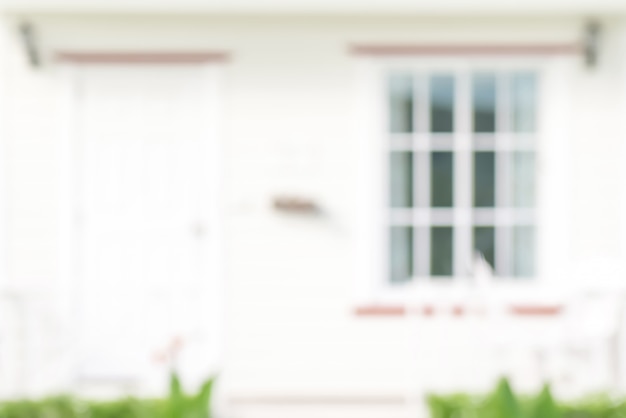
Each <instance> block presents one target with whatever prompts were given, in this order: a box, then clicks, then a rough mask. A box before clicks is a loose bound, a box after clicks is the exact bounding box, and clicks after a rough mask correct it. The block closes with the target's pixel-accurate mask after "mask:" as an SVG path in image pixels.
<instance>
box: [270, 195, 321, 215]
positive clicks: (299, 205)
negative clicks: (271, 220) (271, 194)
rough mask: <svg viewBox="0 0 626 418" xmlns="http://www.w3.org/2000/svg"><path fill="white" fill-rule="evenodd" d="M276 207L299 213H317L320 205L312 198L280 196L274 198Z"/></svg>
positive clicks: (280, 209) (283, 210)
mask: <svg viewBox="0 0 626 418" xmlns="http://www.w3.org/2000/svg"><path fill="white" fill-rule="evenodd" d="M274 209H276V210H278V211H281V212H288V213H297V214H317V213H319V212H320V208H319V206H318V205H317V204H316V203H315V202H314V201H313V200H311V199H307V198H303V197H296V196H278V197H276V198H274Z"/></svg>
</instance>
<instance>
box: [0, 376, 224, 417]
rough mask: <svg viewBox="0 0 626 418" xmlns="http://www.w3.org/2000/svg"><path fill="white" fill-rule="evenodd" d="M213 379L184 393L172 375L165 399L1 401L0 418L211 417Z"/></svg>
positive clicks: (70, 398) (177, 380)
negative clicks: (191, 391) (197, 389)
mask: <svg viewBox="0 0 626 418" xmlns="http://www.w3.org/2000/svg"><path fill="white" fill-rule="evenodd" d="M213 382H214V379H210V380H207V381H206V382H205V383H204V384H203V385H202V386H201V387H200V390H199V391H198V392H197V393H196V394H193V395H189V394H185V393H184V392H183V390H182V387H181V384H180V380H179V379H178V376H176V375H175V374H172V376H171V380H170V393H169V396H168V397H167V398H164V399H133V398H127V399H120V400H115V401H85V400H79V399H75V398H72V397H69V396H59V397H54V398H48V399H43V400H19V401H8V402H2V403H0V418H211V413H210V409H209V405H210V402H211V389H212V387H213Z"/></svg>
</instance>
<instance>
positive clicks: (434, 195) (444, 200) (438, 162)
mask: <svg viewBox="0 0 626 418" xmlns="http://www.w3.org/2000/svg"><path fill="white" fill-rule="evenodd" d="M430 164H431V179H430V181H431V186H430V205H431V206H432V207H451V206H452V202H453V191H454V190H453V189H454V187H453V178H454V157H453V155H452V153H451V152H433V153H432V154H431V161H430Z"/></svg>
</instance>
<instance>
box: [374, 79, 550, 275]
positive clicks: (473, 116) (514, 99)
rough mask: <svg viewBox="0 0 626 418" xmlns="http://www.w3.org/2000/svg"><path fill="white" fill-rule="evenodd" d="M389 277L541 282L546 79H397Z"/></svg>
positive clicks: (391, 109)
mask: <svg viewBox="0 0 626 418" xmlns="http://www.w3.org/2000/svg"><path fill="white" fill-rule="evenodd" d="M385 88H386V97H387V100H388V103H387V109H388V111H387V118H386V119H387V125H386V126H387V127H386V132H387V134H386V136H387V138H385V139H384V141H385V142H384V143H385V144H386V148H387V150H388V158H387V166H388V170H387V174H388V176H387V182H388V191H389V194H388V214H389V217H388V219H389V221H388V225H387V231H388V232H387V237H388V239H387V242H388V251H389V256H388V258H387V260H388V263H387V264H388V275H389V276H388V277H389V281H390V282H391V283H403V282H408V281H411V280H421V279H429V280H445V279H450V278H453V277H456V276H469V275H471V274H472V269H473V260H474V257H475V256H476V254H480V255H482V257H484V259H485V260H486V261H487V262H488V263H489V265H490V266H491V267H492V269H493V272H494V275H495V276H497V277H502V278H523V277H532V276H534V275H535V268H536V265H535V264H536V260H535V258H536V257H535V251H536V228H535V213H534V211H535V210H534V207H535V181H536V180H535V175H536V155H535V145H536V144H537V142H538V140H539V138H538V132H537V95H538V76H537V74H536V73H534V72H532V71H484V70H480V71H471V70H465V71H463V72H460V73H459V72H445V71H430V72H425V71H424V72H413V71H397V72H392V73H390V74H388V77H387V82H386V84H385Z"/></svg>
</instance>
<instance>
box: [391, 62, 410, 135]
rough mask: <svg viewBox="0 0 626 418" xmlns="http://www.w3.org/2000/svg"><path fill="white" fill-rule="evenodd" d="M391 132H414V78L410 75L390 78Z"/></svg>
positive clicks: (398, 75) (397, 75)
mask: <svg viewBox="0 0 626 418" xmlns="http://www.w3.org/2000/svg"><path fill="white" fill-rule="evenodd" d="M389 130H390V131H391V132H393V133H401V132H413V77H412V76H411V75H410V74H396V75H392V76H391V77H389Z"/></svg>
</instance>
